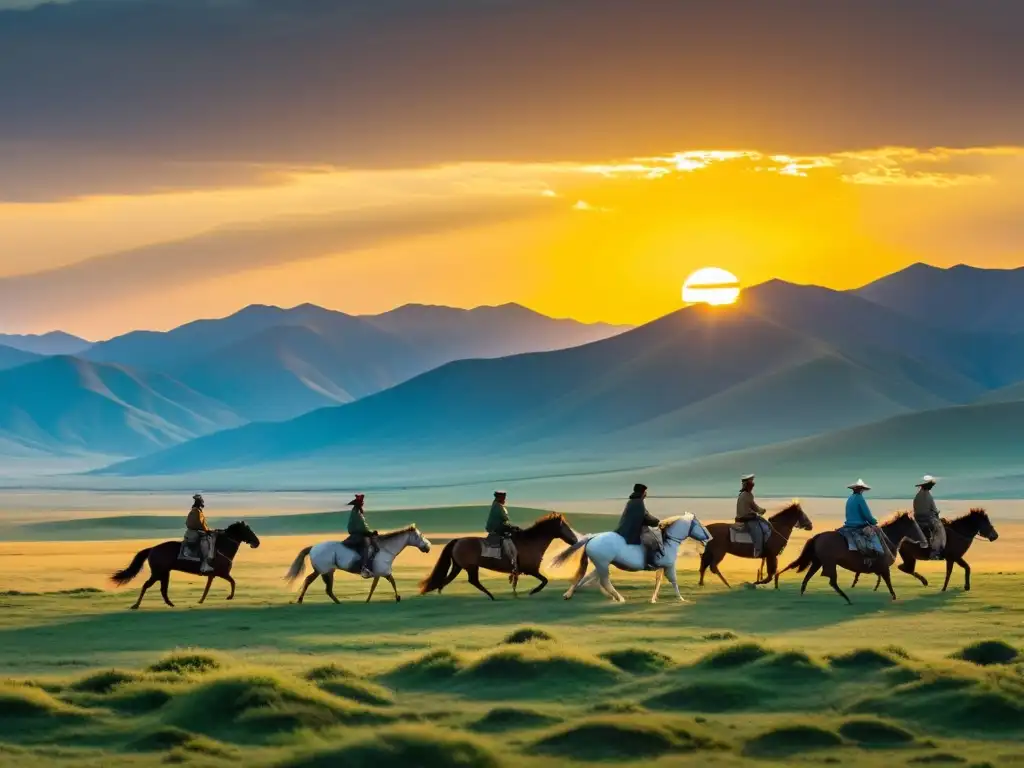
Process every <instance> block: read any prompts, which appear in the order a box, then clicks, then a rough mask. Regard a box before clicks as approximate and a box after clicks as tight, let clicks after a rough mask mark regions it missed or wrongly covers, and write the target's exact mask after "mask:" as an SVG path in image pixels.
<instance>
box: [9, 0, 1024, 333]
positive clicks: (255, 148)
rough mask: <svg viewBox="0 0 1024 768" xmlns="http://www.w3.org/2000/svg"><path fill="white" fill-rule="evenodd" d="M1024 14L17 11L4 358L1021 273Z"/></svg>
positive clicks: (435, 8) (432, 7) (89, 2)
mask: <svg viewBox="0 0 1024 768" xmlns="http://www.w3.org/2000/svg"><path fill="white" fill-rule="evenodd" d="M1022 34H1024V6H1022V5H1021V4H1020V3H1017V2H1015V1H1014V0H1006V1H1005V2H995V1H993V0H976V2H972V3H963V2H951V1H948V0H905V1H904V2H900V3H891V2H882V1H876V2H871V1H864V2H847V3H812V2H793V1H792V0H778V2H773V3H757V4H755V3H728V2H726V3H722V2H710V1H709V2H685V1H684V0H644V2H626V1H625V0H620V1H617V2H611V1H610V0H373V1H372V2H371V1H370V0H70V1H68V2H63V3H59V4H38V3H34V2H31V0H0V104H3V105H4V112H3V114H2V116H0V332H40V331H45V330H50V329H53V328H58V327H59V328H63V329H65V330H68V331H71V332H75V333H79V334H81V335H85V336H87V337H89V338H93V339H100V338H106V337H108V336H112V335H115V334H117V333H121V332H124V331H127V330H130V329H133V328H153V329H165V328H169V327H173V326H174V325H177V324H180V323H183V322H187V321H189V320H192V319H195V318H197V317H212V316H221V315H225V314H228V313H230V312H232V311H234V310H236V309H239V308H240V307H242V306H244V305H246V304H249V303H254V302H258V303H267V304H277V305H282V306H292V305H295V304H300V303H304V302H314V303H317V304H321V305H323V306H327V307H331V308H335V309H340V310H342V311H347V312H352V313H370V312H379V311H384V310H387V309H389V308H391V307H394V306H397V305H400V304H404V303H408V302H419V303H436V304H448V305H452V306H464V307H471V306H477V305H481V304H500V303H504V302H507V301H515V302H519V303H522V304H525V305H526V306H529V307H531V308H533V309H536V310H538V311H541V312H545V313H547V314H551V315H554V316H558V317H574V318H576V319H579V320H583V321H588V322H592V321H606V322H614V323H641V322H644V321H646V320H650V319H653V318H654V317H657V316H660V315H662V314H665V313H666V312H670V311H672V310H674V309H676V308H678V307H679V306H680V305H681V286H682V283H683V281H684V280H685V278H686V276H687V275H688V274H689V273H690V272H692V271H693V270H695V269H698V268H701V267H706V266H717V267H722V268H725V269H728V270H729V271H731V272H733V273H735V274H736V275H737V276H738V277H739V279H740V281H741V283H742V284H744V285H751V284H755V283H758V282H761V281H764V280H767V279H772V278H781V279H786V280H791V281H794V282H802V283H816V284H820V285H826V286H829V287H833V288H838V289H843V288H852V287H857V286H859V285H862V284H864V283H867V282H869V281H871V280H873V279H875V278H877V277H879V276H882V275H884V274H887V273H889V272H892V271H895V270H898V269H900V268H902V267H904V266H907V265H909V264H911V263H914V262H918V261H923V262H927V263H931V264H935V265H939V266H949V265H953V264H957V263H969V264H974V265H978V266H987V267H1015V266H1019V265H1021V264H1024V78H1021V77H1020V74H1019V73H1020V72H1022V71H1024V46H1020V45H1019V40H1020V38H1021V35H1022Z"/></svg>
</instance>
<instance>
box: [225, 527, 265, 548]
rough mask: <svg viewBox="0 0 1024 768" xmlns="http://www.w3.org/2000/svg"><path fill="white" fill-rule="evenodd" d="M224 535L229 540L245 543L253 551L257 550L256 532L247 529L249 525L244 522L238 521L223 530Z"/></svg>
mask: <svg viewBox="0 0 1024 768" xmlns="http://www.w3.org/2000/svg"><path fill="white" fill-rule="evenodd" d="M224 535H225V536H227V537H228V538H229V539H234V540H235V541H241V542H245V543H246V544H248V545H249V546H250V547H252V548H253V549H259V546H260V537H259V536H257V535H256V532H255V531H253V529H252V528H250V527H249V524H248V523H247V522H245V520H239V521H238V522H237V523H232V524H231V525H229V526H228V527H227V528H226V529H225V530H224Z"/></svg>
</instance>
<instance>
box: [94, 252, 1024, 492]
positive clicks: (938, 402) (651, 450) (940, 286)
mask: <svg viewBox="0 0 1024 768" xmlns="http://www.w3.org/2000/svg"><path fill="white" fill-rule="evenodd" d="M907 273H908V274H909V277H907V276H905V275H902V274H897V275H894V276H890V277H889V278H885V279H884V280H883V281H881V283H878V284H873V285H870V286H865V287H864V288H862V289H859V290H856V291H848V292H842V291H833V290H829V289H825V288H820V287H817V286H800V285H793V284H789V283H785V282H781V281H771V282H768V283H765V284H762V285H759V286H756V287H754V288H751V289H748V290H747V291H745V292H744V293H743V295H742V297H741V300H740V302H739V303H738V304H737V305H734V306H731V307H725V308H721V307H718V308H716V307H707V306H693V307H686V308H683V309H681V310H679V311H677V312H675V313H672V314H670V315H668V316H666V317H663V318H660V319H658V320H656V321H654V322H652V323H649V324H647V325H644V326H642V327H640V328H637V329H634V330H631V331H628V332H625V333H622V334H620V335H617V336H614V337H611V338H607V339H604V340H600V341H596V342H594V343H591V344H587V345H583V346H578V347H575V348H570V349H564V350H558V351H551V352H543V353H530V354H522V355H514V356H509V357H505V358H500V359H491V360H484V359H476V360H462V361H457V362H452V363H450V364H447V365H444V366H441V367H439V368H436V369H433V370H431V371H428V372H426V373H424V374H422V375H420V376H417V377H415V378H413V379H411V380H409V381H407V382H405V383H402V384H399V385H397V386H395V387H392V388H390V389H387V390H384V391H381V392H379V393H377V394H374V395H370V396H367V397H364V398H361V399H359V400H357V401H355V402H353V403H350V404H347V405H344V406H341V407H333V408H326V409H321V410H317V411H315V412H312V413H309V414H306V415H304V416H302V417H299V418H297V419H294V420H291V421H288V422H285V423H279V424H253V425H249V426H246V427H243V428H240V429H236V430H227V431H223V432H219V433H217V434H213V435H210V436H207V437H204V438H201V439H199V440H196V441H195V442H193V443H189V444H187V445H183V446H178V447H175V448H172V449H169V450H166V451H162V452H160V453H157V454H154V455H152V456H147V457H143V458H140V459H137V460H132V461H128V462H125V463H122V464H120V465H116V466H114V467H112V468H109V469H108V470H105V472H106V473H109V474H116V475H142V476H146V475H161V474H162V475H188V474H195V473H219V475H218V476H221V477H228V476H240V475H239V473H241V472H243V471H248V470H250V469H251V468H253V467H259V468H261V469H260V471H261V472H263V473H270V474H271V475H277V474H279V473H275V472H274V469H275V468H277V469H279V470H281V471H282V472H284V470H285V468H288V471H289V472H290V471H292V469H294V468H296V467H301V470H302V475H301V476H302V478H303V482H316V481H317V479H318V478H319V479H320V481H321V482H326V481H327V479H328V478H333V479H334V480H337V479H338V478H339V477H352V479H353V480H357V478H358V477H365V476H366V475H367V473H368V472H371V471H377V470H376V468H378V467H379V466H380V465H381V463H382V462H390V464H391V466H398V467H403V468H408V469H406V470H405V471H408V472H413V473H414V474H417V473H422V471H423V470H422V467H424V466H426V465H427V464H432V465H435V466H441V465H448V466H462V467H464V468H467V471H468V468H469V467H475V468H481V469H484V468H490V469H491V473H492V474H494V475H495V477H499V478H500V477H505V476H508V475H509V473H510V472H513V473H516V472H517V473H519V474H520V475H523V476H524V477H525V476H529V475H530V473H534V474H536V473H555V474H557V473H558V472H559V471H562V470H564V471H565V472H566V473H569V474H571V473H573V472H576V473H579V472H582V471H591V472H601V473H605V474H614V473H615V472H616V471H618V470H622V469H626V468H628V469H629V471H630V472H632V473H633V475H636V474H637V473H640V474H641V475H643V474H644V473H649V474H650V475H651V476H659V475H661V474H663V471H668V470H667V469H664V468H666V467H672V472H673V473H675V475H674V476H675V479H674V480H673V479H671V478H666V482H669V483H675V482H678V480H679V479H680V478H683V477H687V476H690V477H696V476H697V475H693V474H691V473H690V472H689V470H687V467H688V466H691V467H697V468H699V467H701V466H704V464H703V463H707V462H710V463H711V464H710V466H714V467H717V468H718V470H717V471H720V472H723V473H724V476H725V477H729V478H732V475H734V474H737V473H739V472H741V471H745V470H743V467H744V466H749V465H748V464H745V463H744V462H745V461H750V460H757V461H763V462H764V463H765V465H766V466H773V467H775V468H776V469H777V470H778V472H779V473H780V476H784V475H786V472H788V473H789V476H791V477H793V478H795V477H796V476H797V475H798V470H799V468H800V467H802V466H807V467H809V466H812V465H814V464H815V462H817V463H818V464H820V463H821V462H826V463H827V462H828V461H833V463H835V462H838V463H839V464H842V463H843V462H846V465H847V466H848V469H847V472H846V474H851V473H852V474H857V473H858V472H860V473H863V472H865V471H867V470H866V469H860V470H858V466H863V463H864V462H868V464H869V467H870V466H872V465H871V464H870V462H871V461H874V460H875V459H873V458H872V454H871V446H872V445H873V444H874V441H876V440H877V441H878V442H879V446H878V452H877V456H878V457H881V456H886V457H887V458H886V466H887V467H888V468H894V467H896V466H898V465H900V461H898V459H899V457H900V456H902V457H903V461H904V463H906V464H907V467H906V468H905V471H910V470H911V469H913V471H914V472H916V474H921V473H923V472H924V471H932V470H928V469H915V467H917V466H918V463H920V462H922V461H924V460H925V458H926V457H930V460H931V461H933V462H934V461H935V460H936V459H935V457H936V456H937V455H940V454H941V455H946V456H948V457H949V458H950V460H951V461H953V462H954V463H955V462H956V461H957V459H956V457H958V456H960V455H961V451H969V452H971V455H972V456H974V457H981V458H980V459H979V461H982V463H984V462H985V461H989V457H990V456H991V454H992V453H993V452H994V451H1003V456H1004V458H1003V459H1002V460H1001V461H1002V462H1003V463H1004V464H1005V461H1008V460H1009V461H1012V460H1015V458H1016V453H1015V452H1013V451H1010V452H1006V451H1005V448H1006V442H1005V440H1002V439H991V440H986V439H984V436H985V435H986V434H988V431H989V430H993V429H999V428H1006V429H1010V428H1012V425H1013V424H1020V423H1021V419H1022V418H1024V409H1021V408H1018V399H1017V395H1018V394H1024V393H1021V390H1022V389H1024V384H1021V383H1020V382H1022V381H1024V333H1021V331H1020V330H1019V329H1018V325H1019V327H1020V328H1024V322H1022V323H1020V324H1016V325H1015V322H1014V320H1013V316H1012V313H1011V312H1009V311H1006V312H1004V313H1002V314H1001V315H1000V320H999V322H997V323H979V322H968V321H967V320H966V319H965V321H964V322H963V323H962V324H958V323H956V322H955V320H952V319H951V318H955V317H957V316H958V315H960V314H963V315H964V316H965V318H975V319H976V312H977V305H976V303H975V301H974V300H973V298H972V297H970V296H967V295H965V294H963V293H962V291H960V290H959V289H958V288H957V286H958V285H968V286H974V285H975V284H982V283H984V284H995V283H999V282H1000V281H998V280H993V279H992V277H991V275H990V274H989V273H988V271H986V270H974V269H971V268H962V267H961V268H956V269H951V270H938V269H935V268H931V267H920V266H914V267H911V268H910V269H908V270H907ZM1003 277H1004V280H1003V281H1002V283H1001V284H1012V283H1014V282H1015V281H1017V280H1018V279H1024V273H1017V272H1012V273H1010V274H1009V275H1004V276H1003ZM923 280H928V281H930V283H929V284H930V285H931V291H932V294H931V295H932V296H933V297H934V300H935V302H936V304H937V305H941V306H943V307H944V313H943V315H944V316H943V320H942V322H941V323H938V322H931V319H930V316H929V312H928V311H927V308H928V302H926V301H923V300H922V301H919V302H918V303H916V304H915V303H914V302H904V301H901V300H900V299H899V297H898V295H897V292H896V290H895V288H893V286H899V285H904V286H908V285H909V286H916V285H917V284H918V283H919V282H921V281H923ZM908 290H910V289H908ZM915 290H916V289H915ZM1002 290H1003V289H1001V291H1002ZM1005 294H1006V295H1011V294H1012V285H1011V287H1010V288H1006V289H1005ZM960 296H962V297H963V299H964V300H963V301H962V302H960V301H958V300H957V297H960ZM1009 305H1010V304H1009V302H1007V304H1006V306H1007V307H1009ZM915 307H921V308H923V309H922V310H921V311H917V310H915V309H914V308H915ZM1019 316H1020V318H1021V319H1022V320H1024V311H1022V312H1021V313H1020V315H1019ZM993 399H994V400H996V401H997V402H995V403H990V402H988V401H990V400H993ZM974 415H977V416H978V423H979V424H982V426H981V427H979V428H977V429H975V430H973V431H972V430H967V429H966V427H965V424H969V423H971V419H972V417H973V416H974ZM907 425H910V426H909V427H908V426H907ZM850 430H854V431H852V432H851V431H850ZM856 430H862V431H856ZM864 430H866V431H864ZM918 433H919V434H921V435H927V436H928V439H929V440H931V441H932V442H931V443H929V445H930V446H931V447H930V448H929V449H928V450H927V451H924V452H922V451H921V450H920V449H921V440H920V439H919V440H916V441H915V440H912V439H911V438H912V437H914V435H915V434H918ZM947 433H948V434H947ZM865 436H866V437H865ZM922 439H923V438H922ZM804 441H807V442H804ZM815 441H817V442H815ZM806 446H810V447H809V448H807V447H806ZM850 446H856V448H855V449H854V448H851V447H850ZM904 447H905V449H906V450H905V451H904ZM840 448H843V450H845V451H846V453H843V452H842V451H841V450H840ZM751 451H754V452H755V453H753V454H751V453H749V452H751ZM758 451H760V452H761V453H756V452H758ZM943 451H945V453H944V454H943V453H942V452H943ZM904 453H905V455H904ZM858 455H859V456H861V457H862V458H861V459H860V460H857V459H856V458H855V457H856V456H858ZM716 457H717V458H716ZM830 457H832V458H830ZM844 457H845V458H844ZM812 460H813V461H812ZM716 461H719V462H720V464H716V463H715V462H716ZM702 462H703V463H702ZM915 462H917V463H915ZM926 463H927V462H926ZM971 463H972V465H973V464H976V463H977V461H975V459H972V460H971ZM726 465H728V466H729V467H731V471H729V472H725V467H726ZM570 466H571V467H572V469H570ZM830 466H831V465H830ZM964 466H966V464H965V465H964ZM513 467H514V468H515V469H514V470H513V469H511V468H513ZM783 467H790V469H789V470H786V472H783ZM417 468H420V469H417ZM581 468H584V469H581ZM659 468H661V469H659ZM694 471H695V472H696V470H694ZM901 471H904V470H901ZM232 473H234V475H232ZM428 474H429V473H428ZM954 474H955V472H954ZM704 476H705V477H706V476H707V475H704Z"/></svg>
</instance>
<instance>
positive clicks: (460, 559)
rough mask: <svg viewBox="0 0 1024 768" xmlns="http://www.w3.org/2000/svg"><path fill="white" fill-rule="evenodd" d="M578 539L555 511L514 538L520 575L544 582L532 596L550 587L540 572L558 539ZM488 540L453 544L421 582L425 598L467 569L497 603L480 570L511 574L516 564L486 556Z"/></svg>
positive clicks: (472, 538)
mask: <svg viewBox="0 0 1024 768" xmlns="http://www.w3.org/2000/svg"><path fill="white" fill-rule="evenodd" d="M578 538H579V537H577V536H576V533H575V532H574V531H573V529H572V528H570V527H569V523H568V522H567V521H566V519H565V516H564V515H561V514H558V513H555V512H552V513H551V514H549V515H545V516H544V517H542V518H540V519H539V520H537V522H535V523H534V524H533V525H531V526H530V527H529V528H526V529H524V530H522V531H517V532H516V533H514V534H513V535H512V543H513V544H515V546H516V553H517V559H518V561H519V563H518V565H519V573H520V574H525V575H527V576H533V577H534V578H535V579H537V580H539V581H540V585H539V586H537V587H535V588H534V589H533V591H532V592H530V594H531V595H535V594H537V593H538V592H540V591H541V590H542V589H544V587H546V586H547V583H548V580H547V577H546V576H544V575H543V574H542V573H541V572H540V564H541V561H542V560H543V559H544V553H545V552H547V550H548V547H549V546H551V542H552V541H554V540H555V539H561V540H562V541H564V542H565V543H566V544H570V545H571V544H575V543H576V542H577V541H578ZM485 541H486V539H484V538H482V537H476V536H474V537H471V538H465V539H452V540H451V541H449V542H448V543H447V544H446V545H445V548H444V549H443V550H442V551H441V556H440V557H439V558H438V559H437V564H436V565H435V566H434V570H432V571H431V572H430V575H429V576H427V578H425V579H424V580H423V581H422V582H420V594H421V595H425V594H427V593H428V592H433V591H435V590H436V591H437V592H441V591H442V590H443V589H444V588H445V587H447V586H448V585H449V584H451V583H452V582H453V581H454V580H455V577H456V576H458V575H459V574H460V573H462V571H463V570H465V571H466V576H467V578H468V579H469V583H470V584H472V585H473V586H474V587H476V588H477V589H479V590H480V591H481V592H483V593H484V594H485V595H487V596H488V597H489V598H491V600H493V599H494V595H492V594H491V593H490V592H488V591H487V588H486V587H485V586H484V585H483V584H481V583H480V569H481V568H485V569H487V570H489V571H496V572H498V573H511V572H512V565H511V563H509V562H508V560H507V559H506V558H504V557H501V558H493V557H488V558H485V557H483V556H482V554H483V549H482V547H483V544H484V542H485ZM510 581H513V588H514V587H515V586H516V582H518V579H516V580H512V579H511V577H510Z"/></svg>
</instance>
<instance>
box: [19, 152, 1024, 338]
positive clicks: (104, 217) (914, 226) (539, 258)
mask: <svg viewBox="0 0 1024 768" xmlns="http://www.w3.org/2000/svg"><path fill="white" fill-rule="evenodd" d="M1022 192H1024V149H1021V148H1015V147H979V148H972V149H964V150H944V149H937V150H927V151H924V150H913V149H897V148H880V149H879V148H876V149H871V150H865V151H861V152H847V153H838V154H833V155H822V156H814V157H797V158H791V157H786V156H780V155H775V156H771V157H769V156H765V155H762V154H760V153H758V152H757V151H756V150H748V151H743V152H740V151H732V152H724V151H718V152H706V151H695V150H690V151H686V152H682V153H678V154H674V153H671V152H667V153H665V155H664V156H662V157H660V158H619V159H606V160H602V161H597V162H593V163H579V162H573V163H569V162H565V163H532V164H530V163H472V164H471V163H462V164H454V165H449V166H444V167H434V168H410V169H394V170H386V171H346V170H343V169H336V168H330V167H326V168H303V167H298V168H289V169H278V168H272V167H268V168H267V169H266V171H265V173H263V175H262V178H261V179H260V180H258V181H257V182H254V183H252V184H250V185H248V186H230V187H224V188H213V189H200V190H197V191H190V192H167V193H159V192H149V193H137V194H122V195H107V196H96V197H79V198H73V199H68V200H61V201H51V202H38V203H0V243H2V244H3V248H2V252H0V275H2V276H7V277H9V276H12V275H26V274H31V273H38V272H43V271H46V270H56V271H54V272H51V273H50V274H48V275H44V276H41V277H36V278H32V279H30V280H29V281H28V282H24V281H22V282H19V283H15V284H12V283H11V281H10V280H6V281H2V280H0V300H2V304H3V306H4V310H3V311H2V312H0V323H2V324H3V327H0V331H42V330H47V329H50V328H54V327H63V328H65V329H66V330H69V331H72V332H77V333H80V334H83V335H86V336H89V337H92V338H99V337H105V336H110V335H113V334H116V333H120V332H123V331H125V330H129V329H131V328H137V327H146V328H155V329H162V328H168V327H171V326H174V325H177V324H180V323H182V322H186V321H188V320H191V319H195V318H196V317H204V316H220V315H224V314H227V313H230V312H232V311H234V310H236V309H238V308H240V307H241V306H244V305H245V304H249V303H254V302H261V303H272V304H278V305H284V306H291V305H295V304H299V303H303V302H307V301H308V302H314V303H318V304H322V305H324V306H328V307H332V308H336V309H340V310H343V311H349V312H354V313H365V312H377V311H382V310H386V309H389V308H391V307H393V306H396V305H399V304H403V303H407V302H423V303H443V304H449V305H454V306H464V307H470V306H476V305H480V304H497V303H502V302H506V301H517V302H520V303H523V304H525V305H527V306H530V307H532V308H534V309H537V310H539V311H542V312H545V313H548V314H552V315H555V316H560V317H566V316H568V317H574V318H578V319H580V320H585V321H597V320H603V321H608V322H617V323H641V322H644V321H646V320H649V319H652V318H654V317H656V316H659V315H661V314H664V313H666V312H669V311H672V310H673V309H676V308H677V307H678V306H680V287H681V285H682V282H683V281H684V280H685V278H686V276H687V275H688V274H689V273H690V272H691V271H693V270H695V269H697V268H700V267H703V266H720V267H724V268H726V269H728V270H730V271H732V272H734V273H735V274H736V275H738V276H739V278H740V280H741V282H742V283H743V284H747V285H749V284H753V283H757V282H761V281H763V280H766V279H770V278H772V277H780V278H783V279H787V280H792V281H795V282H813V283H817V284H821V285H826V286H831V287H835V288H850V287H854V286H858V285H861V284H863V283H865V282H868V281H870V280H872V279H874V278H876V277H878V276H880V275H882V274H886V273H888V272H891V271H893V270H896V269H899V268H901V267H903V266H906V265H907V264H910V263H912V262H915V261H926V262H929V263H933V264H937V265H951V264H954V263H958V262H966V263H973V264H978V265H982V266H1000V267H1006V266H1017V265H1018V264H1020V263H1021V261H1022V258H1021V257H1022V256H1024V248H1022V246H1021V242H1022V240H1021V235H1022V232H1021V225H1020V222H1021V221H1022V220H1024V218H1022V214H1024V211H1022V210H1021V208H1022V207H1024V203H1021V202H1020V201H1021V200H1024V194H1022ZM176 242H177V243H179V244H178V245H173V246H170V247H166V246H164V245H162V244H166V243H176ZM119 252H122V253H123V255H121V256H120V257H118V258H117V259H115V260H114V261H112V262H110V263H108V264H106V265H105V266H104V265H102V264H101V266H100V268H94V267H93V266H91V265H90V266H86V267H81V266H80V267H79V270H80V271H79V272H76V273H73V274H74V277H73V279H64V283H67V284H64V285H57V284H58V283H60V282H61V280H62V277H61V275H62V273H61V271H60V270H61V269H62V268H66V267H68V266H69V265H74V264H81V263H83V262H85V261H86V260H88V259H90V258H94V257H100V256H104V255H107V254H115V253H119ZM186 256H187V257H188V258H185V257H186ZM67 274H70V273H65V277H66V276H67ZM55 285H57V287H54V286H55ZM5 291H6V293H5Z"/></svg>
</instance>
